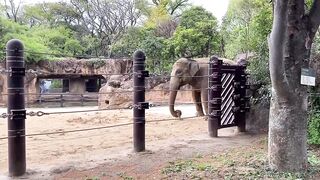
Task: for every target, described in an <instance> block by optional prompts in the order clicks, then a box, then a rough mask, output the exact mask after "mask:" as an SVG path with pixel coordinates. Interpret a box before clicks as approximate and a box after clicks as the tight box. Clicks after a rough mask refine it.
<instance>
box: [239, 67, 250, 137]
mask: <svg viewBox="0 0 320 180" xmlns="http://www.w3.org/2000/svg"><path fill="white" fill-rule="evenodd" d="M245 69H246V67H245V66H239V68H238V72H237V73H238V74H237V76H238V81H239V89H238V93H239V95H240V99H239V102H238V103H239V107H240V109H239V111H238V113H237V125H238V131H239V132H245V131H246V111H247V108H248V107H247V105H246V104H247V97H246V89H247V85H246V83H247V75H246V72H245Z"/></svg>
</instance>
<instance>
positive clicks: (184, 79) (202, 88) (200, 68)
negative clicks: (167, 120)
mask: <svg viewBox="0 0 320 180" xmlns="http://www.w3.org/2000/svg"><path fill="white" fill-rule="evenodd" d="M219 59H221V60H223V63H224V64H229V65H237V63H236V62H235V61H232V60H228V59H224V58H219ZM208 62H209V58H197V59H189V58H180V59H179V60H177V61H176V62H175V63H174V64H173V67H172V71H171V78H170V97H169V109H170V113H171V115H172V116H174V117H181V114H182V112H181V111H180V110H175V108H174V105H175V100H176V97H177V92H178V90H179V89H180V87H182V86H184V85H186V84H189V85H191V87H192V99H193V102H194V103H195V106H196V111H197V116H204V112H203V108H202V106H204V110H205V113H206V114H208V91H207V88H208V66H209V65H208Z"/></svg>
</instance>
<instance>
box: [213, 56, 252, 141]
mask: <svg viewBox="0 0 320 180" xmlns="http://www.w3.org/2000/svg"><path fill="white" fill-rule="evenodd" d="M245 70H246V66H238V65H225V64H223V61H222V60H220V59H218V58H217V57H212V58H211V59H210V65H209V89H208V95H209V98H208V101H209V102H208V105H209V121H208V123H209V133H210V135H211V136H213V137H217V136H218V129H220V128H226V127H232V126H238V128H239V131H240V132H243V131H245V113H246V112H247V111H248V110H249V106H248V101H249V98H248V97H247V96H246V89H247V88H248V85H247V84H246V83H247V74H246V72H245Z"/></svg>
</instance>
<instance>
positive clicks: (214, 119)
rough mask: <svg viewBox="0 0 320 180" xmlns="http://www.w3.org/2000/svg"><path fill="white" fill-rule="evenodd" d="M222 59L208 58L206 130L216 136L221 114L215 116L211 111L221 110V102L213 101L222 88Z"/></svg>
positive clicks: (218, 96)
mask: <svg viewBox="0 0 320 180" xmlns="http://www.w3.org/2000/svg"><path fill="white" fill-rule="evenodd" d="M221 65H222V60H219V59H218V58H217V57H215V56H213V57H212V58H210V63H209V70H208V77H209V78H208V86H209V87H208V101H209V102H208V111H209V112H208V113H209V118H208V130H209V135H210V136H211V137H218V129H219V127H220V120H221V116H216V115H214V114H213V111H216V110H218V111H219V110H221V102H219V101H213V100H214V99H216V98H221V91H222V88H219V87H222V83H221V79H222V73H221Z"/></svg>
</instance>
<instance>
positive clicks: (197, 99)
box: [192, 90, 204, 116]
mask: <svg viewBox="0 0 320 180" xmlns="http://www.w3.org/2000/svg"><path fill="white" fill-rule="evenodd" d="M192 99H193V102H194V103H195V105H196V110H197V116H204V114H203V110H202V105H201V92H200V91H195V90H193V91H192Z"/></svg>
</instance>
